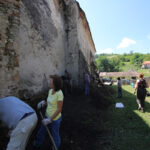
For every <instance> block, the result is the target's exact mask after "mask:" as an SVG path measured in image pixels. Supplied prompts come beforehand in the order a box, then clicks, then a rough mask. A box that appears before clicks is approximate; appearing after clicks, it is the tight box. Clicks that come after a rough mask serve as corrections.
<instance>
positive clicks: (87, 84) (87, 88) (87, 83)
mask: <svg viewBox="0 0 150 150" xmlns="http://www.w3.org/2000/svg"><path fill="white" fill-rule="evenodd" d="M84 82H85V89H84V94H85V95H89V94H90V76H89V74H88V73H86V74H85V76H84Z"/></svg>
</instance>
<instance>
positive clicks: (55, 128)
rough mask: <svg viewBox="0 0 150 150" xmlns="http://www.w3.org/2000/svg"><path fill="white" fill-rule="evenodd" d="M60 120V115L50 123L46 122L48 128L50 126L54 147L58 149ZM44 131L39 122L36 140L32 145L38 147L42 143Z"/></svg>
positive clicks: (44, 128)
mask: <svg viewBox="0 0 150 150" xmlns="http://www.w3.org/2000/svg"><path fill="white" fill-rule="evenodd" d="M61 120H62V117H60V118H59V119H58V120H55V121H53V122H52V123H50V124H48V128H50V130H51V134H52V137H53V139H54V142H55V144H56V147H57V148H58V149H59V147H60V135H59V128H60V123H61ZM46 132H47V131H46V127H45V126H44V125H43V124H41V127H40V129H39V131H38V133H37V136H36V140H35V143H34V145H35V146H36V147H40V146H41V145H42V144H43V142H44V139H45V135H46Z"/></svg>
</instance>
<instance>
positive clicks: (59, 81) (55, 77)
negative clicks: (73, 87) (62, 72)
mask: <svg viewBox="0 0 150 150" xmlns="http://www.w3.org/2000/svg"><path fill="white" fill-rule="evenodd" d="M49 77H50V78H52V79H53V83H54V87H55V89H54V90H55V91H59V90H60V89H61V88H62V84H63V81H62V79H61V77H59V76H58V75H50V76H49Z"/></svg>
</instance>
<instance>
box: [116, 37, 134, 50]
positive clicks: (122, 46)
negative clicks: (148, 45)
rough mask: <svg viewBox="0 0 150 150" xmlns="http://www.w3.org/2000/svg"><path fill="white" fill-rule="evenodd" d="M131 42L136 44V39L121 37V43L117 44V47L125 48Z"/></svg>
mask: <svg viewBox="0 0 150 150" xmlns="http://www.w3.org/2000/svg"><path fill="white" fill-rule="evenodd" d="M133 44H136V41H134V40H132V39H129V38H123V39H122V41H121V43H120V44H119V45H118V46H117V48H126V47H129V46H130V45H133Z"/></svg>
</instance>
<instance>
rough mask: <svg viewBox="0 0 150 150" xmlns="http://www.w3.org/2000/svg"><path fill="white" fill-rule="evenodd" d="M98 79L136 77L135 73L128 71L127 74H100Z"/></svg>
mask: <svg viewBox="0 0 150 150" xmlns="http://www.w3.org/2000/svg"><path fill="white" fill-rule="evenodd" d="M99 76H100V77H136V76H138V73H137V72H133V71H128V72H100V73H99Z"/></svg>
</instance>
